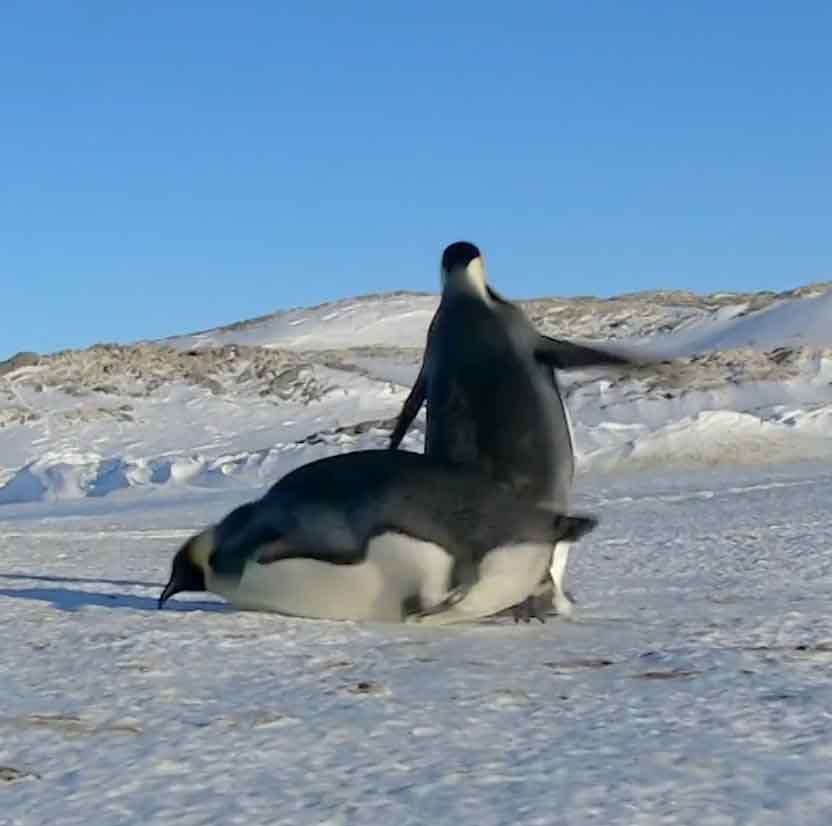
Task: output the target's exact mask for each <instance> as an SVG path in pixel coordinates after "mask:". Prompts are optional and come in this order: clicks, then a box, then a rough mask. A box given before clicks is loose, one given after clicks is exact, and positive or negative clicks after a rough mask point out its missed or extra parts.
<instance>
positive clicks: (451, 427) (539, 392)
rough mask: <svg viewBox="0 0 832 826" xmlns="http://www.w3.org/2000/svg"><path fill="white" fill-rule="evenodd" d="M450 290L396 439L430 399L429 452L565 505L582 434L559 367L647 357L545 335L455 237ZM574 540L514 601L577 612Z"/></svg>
mask: <svg viewBox="0 0 832 826" xmlns="http://www.w3.org/2000/svg"><path fill="white" fill-rule="evenodd" d="M441 276H442V299H441V301H440V304H439V307H438V309H437V311H436V314H435V315H434V317H433V320H432V321H431V324H430V327H429V329H428V334H427V341H426V347H425V354H424V358H423V361H422V365H421V369H420V370H419V374H418V376H417V378H416V381H415V383H414V384H413V387H412V389H411V391H410V394H409V395H408V397H407V399H406V400H405V402H404V405H403V406H402V410H401V412H400V414H399V416H398V419H397V421H396V425H395V427H394V429H393V432H392V434H391V437H390V442H389V445H388V446H389V447H390V448H397V447H398V446H399V444H400V443H401V441H402V438H403V437H404V435H405V433H406V432H407V430H408V428H409V427H410V425H411V423H412V421H413V419H414V418H415V416H416V414H417V413H418V412H419V409H420V408H421V406H422V404H423V403H425V402H426V403H427V428H426V433H425V453H426V454H428V455H430V456H435V457H436V458H439V459H444V460H448V461H452V462H455V463H460V464H465V465H469V466H471V467H472V468H476V469H477V470H479V472H481V473H485V474H486V475H487V476H489V477H491V478H492V479H494V480H495V481H498V482H504V483H507V484H508V485H510V486H511V487H513V488H514V489H515V490H516V491H517V492H518V494H522V495H524V496H526V497H529V498H530V499H532V500H533V501H535V502H540V503H543V502H545V503H547V504H548V505H549V506H550V507H552V508H554V509H555V510H556V511H560V512H567V511H568V508H569V499H570V494H571V490H572V484H573V479H574V475H575V458H574V446H573V444H574V439H573V436H572V428H571V424H570V421H569V413H568V411H567V408H566V404H565V402H564V399H563V395H562V393H561V390H560V387H559V385H558V381H557V377H556V374H555V371H556V370H574V369H581V368H589V367H599V366H607V367H618V368H623V367H627V366H629V365H631V364H633V363H635V362H637V361H639V362H643V361H645V358H644V356H643V355H642V356H637V355H636V354H634V353H632V352H626V351H625V350H623V349H622V348H620V347H619V348H617V349H610V348H606V347H603V348H600V347H596V346H591V347H590V346H585V345H581V344H577V343H575V342H572V341H568V340H565V339H556V338H550V337H548V336H545V335H542V334H541V333H540V332H538V330H537V329H536V328H535V326H534V324H532V322H531V321H530V319H529V318H528V317H527V316H526V314H525V313H524V312H523V310H522V309H521V308H520V307H519V306H518V305H516V304H514V303H512V302H511V301H508V300H507V299H505V298H503V296H502V295H500V294H499V293H497V291H496V290H495V289H494V288H493V287H491V286H490V284H489V283H488V280H487V276H486V268H485V260H484V257H483V256H482V254H481V253H480V250H479V249H478V248H477V247H476V246H475V245H474V244H471V243H469V242H467V241H457V242H456V243H453V244H451V245H450V246H448V247H446V248H445V250H444V252H443V254H442V263H441ZM568 552H569V543H568V541H562V542H560V543H558V545H557V546H556V548H555V549H554V552H553V556H552V560H551V569H550V572H549V574H548V575H547V577H546V578H545V581H544V583H542V584H541V588H540V589H539V591H538V593H537V594H536V595H535V598H534V599H531V600H528V601H526V602H525V603H524V605H523V606H513V613H514V615H515V619H517V618H518V617H519V616H521V614H525V616H524V618H525V619H528V615H529V614H534V615H535V616H537V617H538V618H539V619H541V620H542V619H543V612H544V611H545V610H546V608H548V607H550V606H551V605H552V603H553V602H554V605H555V607H556V608H557V610H558V613H560V614H565V615H569V614H571V613H572V600H571V599H570V598H569V597H568V596H567V594H566V592H565V590H564V586H563V579H564V574H565V569H566V563H567V558H568Z"/></svg>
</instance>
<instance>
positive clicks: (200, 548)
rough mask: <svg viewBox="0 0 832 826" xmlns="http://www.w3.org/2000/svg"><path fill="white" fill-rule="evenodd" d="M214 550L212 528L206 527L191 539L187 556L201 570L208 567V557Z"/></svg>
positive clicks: (205, 569)
mask: <svg viewBox="0 0 832 826" xmlns="http://www.w3.org/2000/svg"><path fill="white" fill-rule="evenodd" d="M213 550H214V529H213V528H207V529H206V530H204V531H203V532H202V533H199V534H197V535H196V536H195V537H194V538H193V539H191V541H190V543H189V548H188V556H189V557H190V558H191V562H193V563H194V565H196V566H197V567H198V568H202V570H203V571H207V570H208V569H209V565H208V557H210V556H211V552H212V551H213Z"/></svg>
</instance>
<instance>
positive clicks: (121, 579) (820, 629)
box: [0, 285, 832, 826]
mask: <svg viewBox="0 0 832 826" xmlns="http://www.w3.org/2000/svg"><path fill="white" fill-rule="evenodd" d="M498 286H499V285H498ZM435 307H436V296H424V295H421V296H420V295H408V294H393V295H388V296H370V297H363V298H357V299H350V300H345V301H341V302H335V303H332V304H328V305H323V306H321V307H316V308H310V309H299V310H293V311H289V312H285V313H277V314H275V315H273V316H269V317H264V318H262V319H257V320H254V321H252V322H245V323H242V324H236V325H233V326H231V327H228V328H223V329H221V330H213V331H205V332H202V333H198V334H194V335H188V336H181V337H177V338H176V339H173V340H170V341H168V342H163V343H161V344H153V343H150V344H149V343H144V344H141V345H136V346H135V347H130V348H123V349H118V348H109V349H108V348H106V347H102V348H98V349H93V350H90V351H84V352H80V353H68V354H57V355H55V356H52V357H50V358H48V359H44V360H42V361H41V363H39V364H32V363H30V361H28V360H27V362H26V365H25V366H20V367H17V368H13V369H5V368H4V365H3V363H0V559H2V565H0V630H1V631H2V633H3V639H4V644H3V645H2V646H0V681H2V682H1V683H0V684H2V687H3V710H2V712H0V796H2V801H0V826H6V824H9V826H12V825H13V826H37V825H38V824H61V825H62V826H63V824H81V823H83V824H87V823H90V822H92V823H94V824H96V826H108V824H119V826H130V824H139V823H141V824H145V823H154V824H168V823H171V824H173V823H176V824H181V826H190V824H206V823H226V824H234V823H241V824H242V823H245V824H246V826H250V824H254V823H274V824H292V825H293V826H304V824H333V825H334V824H347V823H387V822H395V823H397V824H399V826H407V825H408V824H411V823H420V824H421V823H423V822H424V821H425V820H428V821H429V822H432V823H436V824H444V823H460V822H461V823H477V824H503V823H506V822H515V821H517V820H521V821H522V822H524V823H527V824H529V826H534V824H550V823H564V824H576V826H584V824H599V826H615V825H616V824H622V826H625V825H626V826H632V825H633V824H637V825H638V826H651V824H667V823H678V824H689V823H696V824H698V826H722V824H731V823H742V824H752V825H754V826H756V825H757V824H759V825H760V826H767V825H769V824H770V825H771V826H775V824H776V826H780V824H782V823H785V822H790V821H791V822H795V823H800V824H801V826H813V824H826V823H827V822H828V813H829V811H830V810H832V790H831V789H830V785H829V782H828V765H829V761H830V758H832V714H830V711H829V709H830V708H832V683H830V680H829V673H830V667H832V614H831V613H830V611H829V610H828V594H829V592H830V584H832V583H831V579H832V555H830V550H829V549H830V544H831V543H832V516H830V510H829V490H830V484H831V483H832V438H830V434H832V391H830V387H831V386H832V293H830V292H828V291H826V292H824V291H823V290H821V289H817V290H815V289H808V288H806V289H803V290H801V291H796V292H795V293H794V294H781V295H779V296H774V295H768V294H759V295H754V294H748V295H742V296H735V295H731V294H724V295H720V296H708V297H704V298H701V299H700V298H697V297H694V296H691V295H689V294H677V293H672V294H670V293H668V294H649V295H637V296H629V297H621V298H619V299H615V300H611V301H608V302H602V301H597V300H575V301H572V302H566V301H558V300H553V301H551V302H534V303H531V304H530V305H529V307H530V311H533V312H532V315H533V317H534V318H535V323H537V324H538V325H539V327H540V329H541V330H542V331H544V332H546V333H548V334H552V335H563V336H569V337H573V338H582V339H584V340H593V339H604V338H607V337H609V336H611V335H620V336H621V337H622V340H623V341H624V342H625V343H627V344H633V343H634V345H635V346H637V347H644V348H645V349H646V350H649V351H651V352H660V353H663V354H668V355H673V356H674V358H675V359H676V360H675V361H673V362H672V363H671V364H669V365H659V366H656V367H652V368H649V369H648V368H645V369H628V370H625V371H623V373H621V374H613V373H607V372H604V373H603V375H601V377H600V378H599V375H598V374H596V373H592V372H586V373H582V372H577V373H570V374H564V375H562V377H561V378H562V381H563V384H564V387H565V389H566V391H567V394H568V396H567V398H568V405H569V410H570V414H571V419H572V422H573V426H574V431H575V438H576V445H577V454H578V466H579V477H578V497H577V502H576V507H580V508H582V509H583V508H585V509H587V510H590V511H592V512H595V513H598V514H599V515H600V517H601V525H600V527H599V528H598V529H597V530H596V531H595V532H593V533H592V534H590V535H589V536H588V537H586V538H585V539H583V540H582V541H581V542H579V543H578V544H577V546H576V547H575V548H574V550H573V552H572V553H571V555H570V563H569V568H568V571H567V583H566V584H567V587H568V588H569V590H570V591H572V592H573V593H574V594H575V596H576V598H577V601H578V606H577V613H576V616H575V619H574V621H564V620H557V619H554V620H550V621H549V622H548V623H546V624H545V625H538V624H536V623H533V624H530V625H518V626H515V625H514V624H513V623H511V621H510V620H504V619H499V620H492V621H489V622H484V623H479V624H475V625H470V626H460V627H457V628H449V629H425V628H419V627H418V626H409V625H408V626H400V625H387V626H385V625H380V624H353V623H336V622H313V621H303V620H299V619H290V618H282V617H278V616H274V615H257V614H253V613H239V612H235V611H233V610H231V609H230V608H229V607H228V606H226V605H224V604H223V603H222V601H221V600H219V599H218V598H215V597H212V596H210V595H180V596H177V597H176V598H175V599H174V600H172V601H171V602H170V603H169V604H168V607H167V608H166V610H163V611H157V610H156V600H157V598H158V596H159V593H160V591H161V588H162V586H163V583H164V582H165V580H166V578H167V575H168V572H169V565H170V561H171V558H172V555H173V553H174V552H175V550H176V549H177V547H178V546H179V545H180V544H181V542H182V541H183V540H184V539H185V538H186V537H188V536H189V535H191V533H192V532H194V531H195V530H198V529H201V528H203V527H204V526H205V525H206V524H208V523H210V522H212V521H214V520H216V519H218V518H220V517H221V516H223V515H224V514H225V513H227V512H228V511H229V510H230V509H231V508H233V507H234V506H236V505H238V504H240V503H242V502H244V501H247V500H249V499H251V498H253V497H254V496H258V495H260V494H261V493H262V492H263V490H264V489H265V488H266V487H268V486H270V485H271V484H272V483H273V482H274V481H275V480H276V479H277V478H279V477H280V476H281V475H283V474H284V473H286V472H288V471H289V470H291V469H292V468H293V467H296V466H298V465H300V464H302V463H304V462H307V461H310V460H312V459H315V458H318V457H320V456H324V455H328V454H332V453H337V452H344V451H351V450H355V449H360V448H364V447H374V446H375V447H381V446H383V445H384V444H385V443H386V439H387V435H388V433H389V424H390V420H391V418H392V417H393V416H395V415H396V414H397V413H398V411H399V408H400V406H401V403H402V402H403V400H404V398H405V397H406V394H407V392H408V390H409V387H410V384H411V382H412V381H413V379H414V377H415V374H416V371H417V369H418V366H419V363H420V360H421V348H422V346H423V344H424V337H425V333H426V329H427V324H428V322H429V320H430V318H431V316H432V314H433V312H434V310H435ZM247 348H248V349H247ZM778 348H781V349H778ZM782 348H785V349H782ZM421 422H422V417H420V418H419V419H417V425H419V424H420V423H421ZM421 439H422V435H421V431H420V430H419V429H418V428H417V429H415V430H413V431H412V432H411V433H409V434H408V436H407V437H406V440H405V442H404V445H403V446H404V447H405V448H407V449H411V450H420V449H421Z"/></svg>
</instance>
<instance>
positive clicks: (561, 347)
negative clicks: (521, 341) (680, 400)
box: [534, 335, 650, 370]
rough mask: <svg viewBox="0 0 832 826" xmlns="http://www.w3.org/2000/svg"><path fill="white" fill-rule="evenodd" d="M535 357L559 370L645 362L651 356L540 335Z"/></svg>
mask: <svg viewBox="0 0 832 826" xmlns="http://www.w3.org/2000/svg"><path fill="white" fill-rule="evenodd" d="M534 355H535V358H536V359H537V360H538V361H539V362H541V363H543V364H547V365H549V366H550V367H555V368H557V369H558V370H577V369H580V368H581V367H602V366H604V365H613V364H620V365H625V364H631V365H635V364H644V363H647V362H649V361H650V359H649V358H647V357H644V356H638V355H637V354H635V353H627V352H626V351H625V350H623V349H622V350H619V351H618V352H616V351H615V350H607V349H599V348H597V347H590V346H588V345H585V344H575V343H574V342H572V341H567V340H566V339H562V338H550V337H549V336H544V335H540V336H538V340H537V344H536V346H535V350H534Z"/></svg>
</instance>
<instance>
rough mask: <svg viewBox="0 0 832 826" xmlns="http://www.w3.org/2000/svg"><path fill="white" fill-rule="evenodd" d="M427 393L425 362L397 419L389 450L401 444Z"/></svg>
mask: <svg viewBox="0 0 832 826" xmlns="http://www.w3.org/2000/svg"><path fill="white" fill-rule="evenodd" d="M426 394H427V377H426V376H425V364H424V362H423V363H422V368H421V370H419V375H418V376H417V378H416V383H415V384H414V385H413V387H412V389H411V391H410V394H409V395H408V397H407V398H406V399H405V402H404V405H403V406H402V409H401V412H400V413H399V415H398V418H397V419H396V426H395V427H394V428H393V432H392V433H391V434H390V441H389V443H388V445H387V447H388V449H389V450H395V449H396V448H397V447H398V446H399V445H400V444H401V441H402V439H403V438H404V434H405V433H407V429H408V428H409V427H410V425H411V423H412V422H413V420H414V419H415V418H416V414H417V413H418V412H419V408H421V406H422V403H423V402H424V401H425V395H426Z"/></svg>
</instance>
